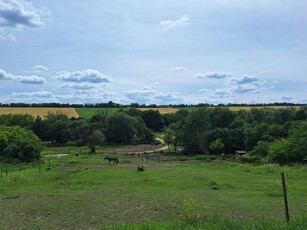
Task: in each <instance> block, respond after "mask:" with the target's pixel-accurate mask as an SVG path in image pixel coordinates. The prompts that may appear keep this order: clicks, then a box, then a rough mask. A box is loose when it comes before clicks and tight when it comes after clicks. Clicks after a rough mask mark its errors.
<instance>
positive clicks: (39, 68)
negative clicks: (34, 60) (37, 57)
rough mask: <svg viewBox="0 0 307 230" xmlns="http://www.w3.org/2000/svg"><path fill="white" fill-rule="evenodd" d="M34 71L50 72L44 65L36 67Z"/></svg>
mask: <svg viewBox="0 0 307 230" xmlns="http://www.w3.org/2000/svg"><path fill="white" fill-rule="evenodd" d="M32 69H33V70H35V71H47V70H48V68H47V67H45V66H43V65H37V66H34V67H33V68H32Z"/></svg>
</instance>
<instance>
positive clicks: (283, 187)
mask: <svg viewBox="0 0 307 230" xmlns="http://www.w3.org/2000/svg"><path fill="white" fill-rule="evenodd" d="M281 184H282V190H283V194H284V203H285V214H286V220H287V222H289V221H290V216H289V209H288V199H287V190H286V181H285V174H284V173H281Z"/></svg>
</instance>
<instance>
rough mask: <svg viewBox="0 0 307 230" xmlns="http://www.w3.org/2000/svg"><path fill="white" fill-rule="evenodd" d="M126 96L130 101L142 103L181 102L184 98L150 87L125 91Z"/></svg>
mask: <svg viewBox="0 0 307 230" xmlns="http://www.w3.org/2000/svg"><path fill="white" fill-rule="evenodd" d="M124 93H125V95H126V98H127V99H128V101H130V102H138V103H141V104H169V103H181V102H182V98H181V97H180V96H178V95H176V94H172V93H169V92H168V93H160V92H158V91H156V90H154V89H152V88H150V87H144V88H143V89H142V90H128V91H124Z"/></svg>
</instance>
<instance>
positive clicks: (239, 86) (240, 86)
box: [233, 85, 260, 94]
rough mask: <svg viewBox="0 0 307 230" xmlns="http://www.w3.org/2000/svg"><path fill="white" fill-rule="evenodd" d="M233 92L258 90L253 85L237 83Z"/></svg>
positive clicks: (254, 91) (256, 91)
mask: <svg viewBox="0 0 307 230" xmlns="http://www.w3.org/2000/svg"><path fill="white" fill-rule="evenodd" d="M233 92H235V93H240V94H242V93H259V92H260V90H259V89H258V88H256V87H255V86H248V85H244V86H243V85H238V86H236V87H235V88H234V89H233Z"/></svg>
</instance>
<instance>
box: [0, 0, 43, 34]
mask: <svg viewBox="0 0 307 230" xmlns="http://www.w3.org/2000/svg"><path fill="white" fill-rule="evenodd" d="M44 25H45V21H44V18H43V17H42V16H41V14H40V13H39V10H38V9H36V8H34V7H33V5H32V3H31V2H27V1H23V0H2V1H0V26H1V27H10V28H18V27H31V28H37V27H42V26H44Z"/></svg>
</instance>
